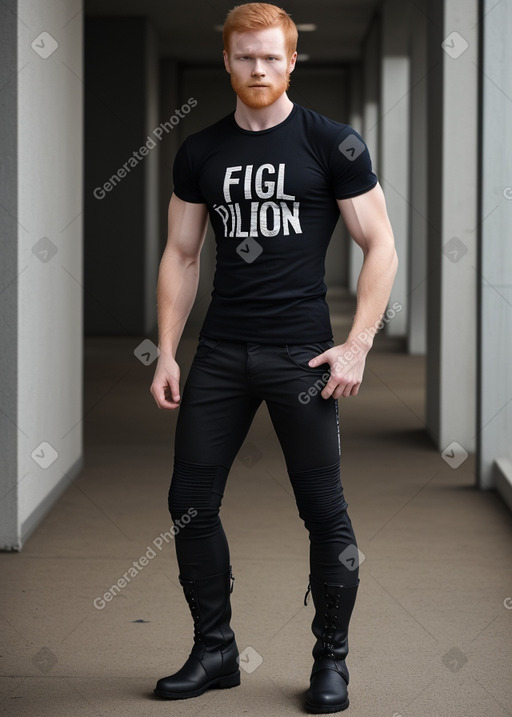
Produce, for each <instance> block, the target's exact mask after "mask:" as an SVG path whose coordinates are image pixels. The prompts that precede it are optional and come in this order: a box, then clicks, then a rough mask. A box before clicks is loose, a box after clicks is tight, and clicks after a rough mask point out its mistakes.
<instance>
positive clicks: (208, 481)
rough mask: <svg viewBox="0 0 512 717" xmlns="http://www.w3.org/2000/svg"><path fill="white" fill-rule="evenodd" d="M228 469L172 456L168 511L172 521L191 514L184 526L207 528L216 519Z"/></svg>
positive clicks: (199, 528)
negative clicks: (172, 464) (192, 516)
mask: <svg viewBox="0 0 512 717" xmlns="http://www.w3.org/2000/svg"><path fill="white" fill-rule="evenodd" d="M227 474H228V469H227V468H226V467H225V466H219V465H213V466H211V465H204V464H200V463H192V462H189V461H184V460H182V459H179V458H176V457H175V458H174V468H173V474H172V479H171V485H170V488H169V498H168V504H169V512H170V514H171V517H172V519H173V521H177V520H179V519H180V518H181V517H182V516H183V515H185V514H186V513H188V514H189V515H191V514H193V515H194V519H193V520H192V521H190V523H189V525H188V526H187V530H189V531H190V529H191V528H192V529H195V530H199V531H201V530H203V531H204V530H207V529H208V527H211V526H212V525H213V524H214V523H215V522H216V521H217V520H218V514H219V509H220V505H221V502H222V496H223V494H224V486H225V483H226V478H227Z"/></svg>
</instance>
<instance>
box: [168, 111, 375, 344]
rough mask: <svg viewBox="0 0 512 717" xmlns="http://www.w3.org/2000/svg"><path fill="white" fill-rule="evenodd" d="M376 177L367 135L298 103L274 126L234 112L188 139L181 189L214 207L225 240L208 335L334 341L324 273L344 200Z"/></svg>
mask: <svg viewBox="0 0 512 717" xmlns="http://www.w3.org/2000/svg"><path fill="white" fill-rule="evenodd" d="M376 183H377V177H376V176H375V174H374V173H373V172H372V166H371V161H370V156H369V152H368V149H367V147H366V145H365V143H364V141H363V140H362V138H361V137H360V136H359V134H357V132H356V131H355V130H354V129H352V127H350V126H349V125H344V124H340V123H339V122H334V121H333V120H331V119H328V118H327V117H324V116H323V115H320V114H318V113H317V112H314V111H313V110H310V109H306V108H305V107H302V106H300V105H297V104H294V106H293V109H292V111H291V112H290V114H289V115H288V117H287V118H286V119H285V120H284V121H283V122H281V123H280V124H278V125H275V126H274V127H271V128H270V129H265V130H261V131H257V132H252V131H249V130H245V129H242V128H241V127H240V126H239V125H238V124H237V123H236V121H235V118H234V113H231V114H230V115H228V116H227V117H224V118H223V119H221V120H220V121H219V122H216V123H215V124H213V125H211V126H210V127H207V128H206V129H204V130H202V131H200V132H197V133H196V134H193V135H190V136H189V137H188V138H187V139H186V140H185V141H184V142H183V144H182V145H181V147H180V149H179V150H178V152H177V155H176V159H175V162H174V193H175V194H176V196H178V197H179V198H180V199H183V200H184V201H186V202H195V203H206V204H207V206H208V212H209V215H210V221H211V224H212V227H213V230H214V232H215V239H216V244H217V263H216V268H215V276H214V282H213V286H214V289H213V291H212V298H211V302H210V306H209V308H208V311H207V314H206V317H205V320H204V323H203V326H202V328H201V333H202V334H205V335H206V336H212V337H217V338H226V339H231V340H243V341H253V342H257V343H268V344H284V343H290V344H292V343H308V342H315V341H326V340H328V339H330V338H332V329H331V322H330V317H329V309H328V306H327V303H326V301H325V294H326V291H327V287H326V285H325V283H324V275H325V253H326V250H327V247H328V244H329V241H330V239H331V236H332V233H333V231H334V227H335V226H336V222H337V220H338V218H339V215H340V213H339V209H338V205H337V203H336V199H348V198H350V197H354V196H357V195H358V194H363V193H364V192H367V191H369V190H370V189H372V187H374V186H375V185H376Z"/></svg>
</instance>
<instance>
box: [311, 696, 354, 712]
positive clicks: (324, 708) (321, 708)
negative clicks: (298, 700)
mask: <svg viewBox="0 0 512 717" xmlns="http://www.w3.org/2000/svg"><path fill="white" fill-rule="evenodd" d="M349 704H350V702H349V700H348V698H347V699H346V700H345V702H341V703H340V704H339V705H313V704H311V703H309V702H306V710H307V711H308V712H312V713H313V714H332V713H333V712H343V710H346V709H347V707H348V706H349Z"/></svg>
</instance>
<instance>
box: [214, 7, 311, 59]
mask: <svg viewBox="0 0 512 717" xmlns="http://www.w3.org/2000/svg"><path fill="white" fill-rule="evenodd" d="M268 27H280V28H281V29H282V31H283V33H284V41H285V47H286V50H287V52H288V57H291V56H292V55H293V53H294V52H295V50H296V49H297V39H298V36H299V33H298V31H297V27H296V25H295V23H294V22H293V20H292V19H291V17H290V15H288V13H287V12H286V10H283V8H280V7H278V6H277V5H271V4H270V3H266V2H249V3H245V4H244V5H236V6H235V7H234V8H233V9H232V10H230V11H229V12H228V15H227V17H226V22H225V23H224V29H223V32H222V39H223V41H224V49H225V51H226V52H227V53H228V54H229V46H230V39H231V35H232V34H233V32H249V31H255V30H265V29H266V28H268Z"/></svg>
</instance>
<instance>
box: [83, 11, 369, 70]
mask: <svg viewBox="0 0 512 717" xmlns="http://www.w3.org/2000/svg"><path fill="white" fill-rule="evenodd" d="M237 4H242V0H183V1H181V0H123V2H119V0H85V14H86V15H103V16H122V17H127V16H128V17H129V16H147V17H149V19H150V20H151V22H152V24H153V26H154V27H155V28H156V31H157V34H158V38H159V49H160V55H161V56H163V57H172V58H175V59H176V60H178V61H180V62H184V63H187V64H189V63H190V64H204V63H208V64H210V63H217V62H219V63H220V62H221V61H222V34H221V32H219V31H216V30H214V26H215V25H222V23H223V22H224V19H225V17H226V13H227V12H228V10H230V9H231V8H232V7H233V6H234V5H237ZM275 4H278V5H280V6H282V7H284V9H285V10H286V11H287V12H288V13H289V14H290V15H291V16H292V18H293V20H294V21H295V23H297V24H299V23H314V24H316V25H317V30H316V31H314V32H299V44H298V48H297V49H298V52H299V53H300V54H306V55H308V56H309V59H307V60H304V61H305V62H308V63H311V64H316V63H322V64H339V63H346V62H353V61H357V60H358V59H360V57H361V40H362V38H363V37H364V35H365V33H366V30H367V27H368V25H369V23H370V21H371V19H372V17H373V15H374V13H375V11H376V8H377V7H378V6H379V5H380V0H276V2H275Z"/></svg>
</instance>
